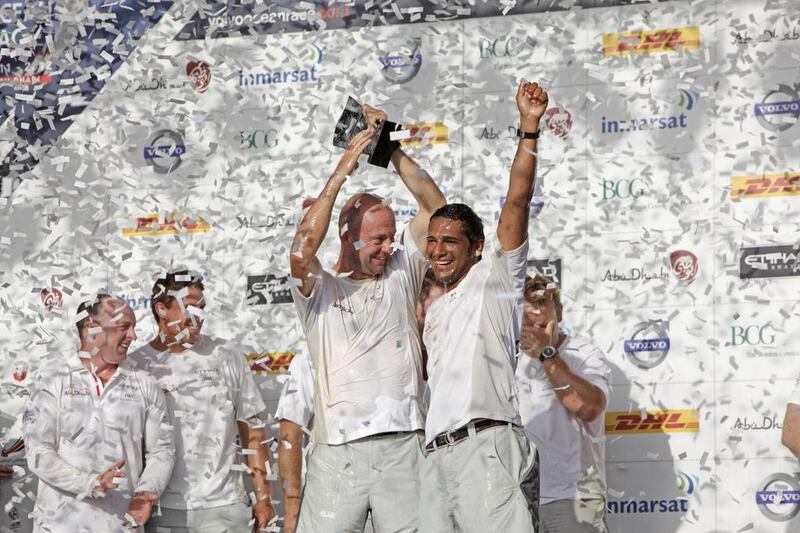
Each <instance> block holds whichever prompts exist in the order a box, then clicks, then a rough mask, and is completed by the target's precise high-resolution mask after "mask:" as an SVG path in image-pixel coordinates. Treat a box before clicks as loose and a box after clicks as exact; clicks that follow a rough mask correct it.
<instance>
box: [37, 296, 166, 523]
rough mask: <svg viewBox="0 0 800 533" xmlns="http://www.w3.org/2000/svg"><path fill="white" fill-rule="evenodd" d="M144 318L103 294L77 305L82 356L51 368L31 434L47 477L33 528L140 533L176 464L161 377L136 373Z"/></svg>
mask: <svg viewBox="0 0 800 533" xmlns="http://www.w3.org/2000/svg"><path fill="white" fill-rule="evenodd" d="M135 326H136V317H135V316H134V314H133V311H132V310H131V308H130V307H128V306H127V305H126V304H125V302H124V301H122V300H120V299H117V298H114V297H112V296H109V295H108V294H98V295H97V297H96V298H94V299H92V300H90V301H88V302H83V303H81V304H80V306H79V307H78V320H77V327H78V335H79V336H80V350H79V351H78V352H77V353H74V354H72V355H71V356H69V357H68V358H67V359H66V360H65V361H63V362H59V363H52V364H50V365H48V366H47V367H45V368H43V369H42V370H41V371H40V372H39V375H38V376H37V378H36V379H34V382H33V385H32V386H31V396H30V399H29V400H28V404H27V405H26V407H25V412H24V414H23V420H22V427H23V432H24V434H25V451H26V455H27V460H28V467H29V468H30V470H31V472H33V473H34V474H35V475H36V477H38V478H39V489H38V494H37V497H36V506H35V508H34V531H36V532H49V533H62V532H63V533H67V532H69V533H90V532H95V531H103V532H119V533H122V532H125V531H128V532H130V531H138V532H141V531H142V528H141V525H142V524H144V523H145V522H147V520H148V518H149V517H150V511H151V509H152V505H153V503H154V502H155V501H156V500H158V499H159V497H160V496H161V493H162V492H163V491H164V488H165V487H166V486H167V482H168V481H169V476H170V473H171V472H172V466H173V463H174V460H175V447H174V442H173V439H172V427H171V426H170V425H169V417H168V414H167V404H166V400H165V399H164V394H163V393H162V392H161V388H160V387H159V386H158V382H156V380H155V378H153V376H151V375H150V374H148V373H146V372H143V371H141V370H136V369H134V368H132V367H131V366H129V365H128V364H127V361H126V356H127V354H128V348H129V347H130V343H131V342H133V341H134V340H135V339H136V333H135V331H134V329H135Z"/></svg>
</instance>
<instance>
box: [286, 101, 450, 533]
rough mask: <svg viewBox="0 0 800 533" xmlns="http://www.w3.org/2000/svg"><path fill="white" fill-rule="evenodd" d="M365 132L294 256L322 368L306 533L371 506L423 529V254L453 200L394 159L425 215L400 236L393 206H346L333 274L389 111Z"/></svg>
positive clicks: (346, 528)
mask: <svg viewBox="0 0 800 533" xmlns="http://www.w3.org/2000/svg"><path fill="white" fill-rule="evenodd" d="M365 111H366V116H367V120H368V122H369V126H368V128H367V129H366V130H364V131H362V132H360V133H359V134H357V135H355V136H354V137H353V139H352V140H351V142H350V144H349V146H348V148H347V149H346V150H345V152H344V154H343V155H342V157H341V159H340V161H339V164H338V165H337V167H336V169H335V170H334V172H333V174H332V175H331V177H330V179H329V180H328V182H327V183H326V185H325V187H324V188H323V190H322V192H321V193H320V194H319V197H318V198H317V200H316V202H314V204H313V205H312V206H311V207H310V208H309V210H308V212H307V213H306V215H305V217H304V218H303V221H302V222H301V224H300V226H299V227H298V230H297V233H296V235H295V238H294V242H293V244H292V247H291V251H290V256H289V260H290V264H291V271H292V276H293V278H294V279H296V280H298V285H297V286H293V287H292V294H293V297H294V301H295V306H296V308H297V311H298V315H299V317H300V323H301V325H302V327H303V330H304V332H305V334H306V337H307V341H308V348H309V354H310V355H311V360H312V363H313V367H314V370H315V393H314V402H315V404H314V448H313V450H312V452H311V453H310V454H309V456H308V472H307V474H306V486H305V489H304V492H303V501H302V503H301V506H300V516H299V524H298V527H297V531H298V533H336V532H350V531H361V530H362V529H363V527H364V524H365V522H366V520H367V515H368V513H370V512H371V514H372V520H373V524H374V526H375V529H376V530H377V531H381V532H383V531H392V532H397V533H411V532H415V531H417V521H418V492H419V477H418V467H419V463H420V461H421V453H422V452H421V435H420V432H421V430H422V428H423V427H424V420H425V410H424V399H423V394H424V390H425V388H424V381H423V376H422V361H421V356H420V339H419V332H418V331H417V327H416V320H415V304H416V299H417V294H418V293H419V290H420V287H421V285H422V280H423V277H424V274H425V270H426V268H427V259H426V258H425V256H424V255H423V253H422V252H421V251H420V245H421V244H422V243H423V242H424V238H425V234H426V231H427V225H428V219H429V217H430V215H431V213H433V212H434V211H435V210H436V209H437V208H438V207H439V206H441V205H444V203H445V199H444V196H443V195H442V193H441V191H439V189H438V187H437V186H436V184H435V183H434V181H433V180H432V179H431V177H430V176H429V175H428V174H427V173H426V172H424V171H422V170H421V169H420V168H419V166H418V165H417V164H416V163H414V162H413V161H412V160H411V159H410V158H409V157H408V156H407V155H406V154H405V153H404V152H403V151H402V150H401V149H399V148H397V149H395V151H394V152H393V153H392V156H391V160H392V163H393V164H394V167H395V169H396V170H397V172H398V174H399V175H400V179H401V180H402V181H403V183H404V184H405V186H406V187H407V188H408V190H409V191H410V192H411V194H412V195H413V196H414V198H415V199H416V201H417V205H418V214H417V216H416V217H414V219H413V220H412V221H411V222H410V223H409V225H408V226H407V227H406V228H405V230H404V231H403V232H402V236H401V238H400V240H399V243H395V233H396V226H395V219H394V213H393V212H392V210H391V209H390V208H389V207H388V206H387V205H385V204H384V203H383V202H382V201H381V199H380V198H378V197H377V196H375V195H372V194H367V193H361V194H356V195H355V196H352V197H351V198H350V199H348V200H347V202H345V204H344V206H343V208H342V211H341V214H340V216H339V226H338V234H339V239H340V244H341V247H340V253H339V259H338V261H337V263H336V265H335V267H334V270H333V271H332V272H329V271H325V270H323V268H322V265H321V264H320V261H319V260H318V259H317V251H318V250H319V248H320V246H321V244H322V241H323V240H324V238H325V235H326V233H327V231H328V226H329V224H330V219H331V215H332V211H333V207H334V204H335V201H336V197H337V196H338V194H339V191H340V190H341V188H342V186H343V185H344V183H345V182H346V181H347V179H348V177H349V176H351V175H352V174H353V173H354V171H355V170H356V167H357V165H358V157H359V156H360V155H361V153H362V152H363V151H364V149H365V148H366V147H367V146H368V145H369V143H370V141H371V139H372V137H373V135H374V134H375V131H376V128H375V126H376V125H377V123H378V122H379V121H380V120H383V119H385V114H384V113H383V112H381V111H378V110H375V109H372V108H369V107H368V106H367V107H366V108H365Z"/></svg>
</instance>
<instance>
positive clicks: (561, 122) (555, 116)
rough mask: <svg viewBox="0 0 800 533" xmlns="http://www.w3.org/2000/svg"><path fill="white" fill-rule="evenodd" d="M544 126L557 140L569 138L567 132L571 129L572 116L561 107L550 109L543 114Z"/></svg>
mask: <svg viewBox="0 0 800 533" xmlns="http://www.w3.org/2000/svg"><path fill="white" fill-rule="evenodd" d="M544 120H545V124H547V128H548V129H549V130H550V131H551V132H552V133H553V135H555V136H556V137H558V138H559V139H566V138H567V137H569V130H571V129H572V114H570V112H569V111H567V110H566V109H564V108H563V107H551V108H550V109H548V110H547V111H545V112H544Z"/></svg>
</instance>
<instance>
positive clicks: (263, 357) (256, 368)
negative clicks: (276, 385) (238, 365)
mask: <svg viewBox="0 0 800 533" xmlns="http://www.w3.org/2000/svg"><path fill="white" fill-rule="evenodd" d="M295 355H296V354H295V352H253V353H249V354H247V355H246V358H247V361H248V363H250V370H251V371H252V372H253V373H254V374H256V375H258V376H274V375H276V374H283V373H284V372H286V371H287V370H289V365H290V364H291V363H292V359H294V356H295Z"/></svg>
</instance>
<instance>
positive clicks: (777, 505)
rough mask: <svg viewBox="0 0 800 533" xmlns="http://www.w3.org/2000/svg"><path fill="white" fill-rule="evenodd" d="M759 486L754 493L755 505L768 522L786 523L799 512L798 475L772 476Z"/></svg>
mask: <svg viewBox="0 0 800 533" xmlns="http://www.w3.org/2000/svg"><path fill="white" fill-rule="evenodd" d="M759 486H760V487H761V490H757V491H756V505H758V509H759V510H760V511H761V514H763V515H764V516H766V517H767V518H769V519H770V520H773V521H775V522H788V521H789V520H791V519H792V518H794V517H795V516H796V515H797V513H798V511H800V481H798V474H795V475H790V474H784V473H778V474H772V475H770V476H767V478H766V479H764V480H763V481H762V482H761V483H759Z"/></svg>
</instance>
